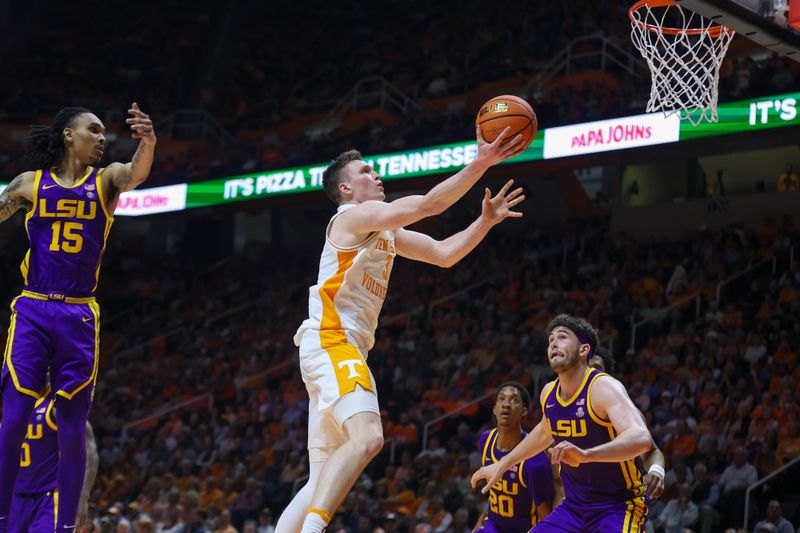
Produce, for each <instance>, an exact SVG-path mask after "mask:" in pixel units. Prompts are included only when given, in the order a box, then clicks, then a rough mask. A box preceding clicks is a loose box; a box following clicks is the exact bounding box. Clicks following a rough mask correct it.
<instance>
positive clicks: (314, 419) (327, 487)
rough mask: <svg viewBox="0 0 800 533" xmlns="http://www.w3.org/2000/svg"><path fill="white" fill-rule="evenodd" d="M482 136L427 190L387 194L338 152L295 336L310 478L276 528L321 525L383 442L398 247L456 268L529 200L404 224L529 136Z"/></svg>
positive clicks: (328, 173) (442, 202)
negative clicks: (376, 348)
mask: <svg viewBox="0 0 800 533" xmlns="http://www.w3.org/2000/svg"><path fill="white" fill-rule="evenodd" d="M477 135H478V151H477V155H476V157H475V159H474V160H473V161H472V162H471V163H469V164H468V165H467V166H466V167H465V168H464V169H463V170H461V171H460V172H458V173H457V174H455V175H453V176H451V177H450V178H448V179H446V180H445V181H443V182H441V183H440V184H438V185H436V186H435V187H434V188H433V189H431V190H430V191H429V192H428V193H427V194H424V195H412V196H406V197H404V198H400V199H397V200H395V201H393V202H385V201H384V198H385V195H384V192H383V183H382V182H381V178H380V176H379V175H378V174H376V173H375V171H374V170H373V169H372V167H371V166H370V165H368V164H367V163H366V162H364V161H363V159H362V157H361V154H360V153H359V152H357V151H355V150H351V151H349V152H344V153H343V154H341V155H339V157H337V158H336V159H335V160H334V161H333V162H332V163H331V165H330V166H329V167H328V168H327V169H326V170H325V172H324V174H323V176H322V182H323V187H324V189H325V192H326V193H327V194H328V196H329V197H330V198H331V199H332V200H333V201H334V202H335V203H336V204H338V206H339V207H338V209H337V212H336V214H335V215H334V216H333V218H332V219H331V221H330V223H329V224H328V227H327V229H326V233H325V245H324V247H323V249H322V257H321V258H320V265H319V277H318V280H317V284H316V285H314V286H313V287H311V288H310V289H309V305H308V307H309V318H308V319H307V320H306V321H305V322H303V324H302V325H301V326H300V329H299V330H298V331H297V334H296V335H295V337H294V341H295V344H296V345H297V346H298V347H299V348H300V369H301V373H302V376H303V381H304V382H305V384H306V388H307V389H308V394H309V400H310V401H309V415H308V453H309V462H310V469H309V479H308V483H307V484H306V486H305V487H303V489H302V490H301V491H300V492H299V493H298V494H297V496H295V498H294V499H293V500H292V502H291V503H290V504H289V506H288V507H287V508H286V510H285V511H284V512H283V514H282V515H281V518H280V520H279V521H278V524H277V527H276V530H275V531H276V533H297V532H298V531H302V532H303V533H319V532H321V531H322V530H323V529H324V528H325V527H326V526H327V524H328V523H329V522H330V521H331V518H332V515H333V513H334V512H335V511H336V509H337V508H338V506H339V505H340V504H341V502H342V500H344V497H345V496H346V495H347V492H348V491H349V490H350V488H351V487H352V485H353V483H354V482H355V480H356V479H357V478H358V476H359V475H360V474H361V472H362V471H363V470H364V468H365V467H366V466H367V464H369V462H370V461H371V460H372V458H373V457H375V455H377V453H378V452H379V451H380V450H381V448H382V447H383V429H382V427H381V419H380V411H379V409H378V397H377V391H376V389H375V380H374V379H373V377H372V373H371V372H370V370H369V369H368V368H367V363H366V359H367V353H368V351H369V350H370V349H371V348H372V345H373V344H374V342H375V328H376V327H377V325H378V314H379V313H380V310H381V306H382V305H383V300H384V299H385V298H386V290H387V286H388V281H389V274H390V273H391V270H392V263H393V262H394V257H395V255H397V254H399V255H400V256H402V257H406V258H408V259H415V260H417V261H424V262H426V263H432V264H435V265H439V266H442V267H450V266H452V265H454V264H455V263H457V262H458V261H460V260H461V259H462V258H463V257H464V256H466V255H467V254H468V253H469V252H470V251H472V249H473V248H475V246H477V245H478V243H479V242H481V240H483V238H484V237H485V236H486V235H487V233H488V232H489V230H490V229H491V228H492V226H494V225H495V224H497V223H499V222H501V221H502V220H503V219H505V218H506V217H521V216H522V213H519V212H514V211H512V210H511V208H513V207H514V206H515V205H517V204H519V203H520V202H521V201H522V200H524V198H525V197H524V196H523V195H522V189H519V188H518V189H516V190H514V191H512V192H510V193H509V189H510V188H511V185H512V183H513V181H509V182H508V183H506V184H505V186H504V187H503V188H502V189H501V190H500V192H499V193H498V194H497V196H495V197H491V194H490V192H489V189H486V193H485V197H484V199H483V205H482V210H481V215H480V216H479V217H478V218H477V220H475V221H474V222H473V223H472V224H471V225H470V226H469V227H468V228H467V229H465V230H463V231H461V232H459V233H456V234H455V235H452V236H451V237H449V238H447V239H444V240H442V241H437V240H434V239H433V238H431V237H429V236H427V235H424V234H422V233H417V232H414V231H409V230H406V229H403V228H404V227H405V226H408V225H410V224H413V223H414V222H417V221H418V220H421V219H423V218H426V217H430V216H434V215H438V214H440V213H442V212H443V211H444V210H445V209H447V208H448V207H450V206H451V205H453V204H454V203H455V202H456V201H457V200H458V199H459V198H461V197H462V196H463V195H464V194H465V193H466V192H467V191H468V190H469V189H470V188H471V187H472V186H473V185H474V184H475V183H476V182H477V181H478V180H479V179H480V177H481V176H482V175H483V173H484V172H485V171H486V170H487V169H488V168H489V167H491V166H492V165H495V164H497V163H499V162H501V161H503V160H505V159H508V158H510V157H513V156H515V155H517V154H519V153H521V152H522V151H523V150H524V149H525V146H523V143H522V138H521V137H520V136H516V137H514V138H513V139H510V140H509V141H508V142H506V143H505V144H504V143H503V141H504V140H505V139H506V137H507V136H508V128H506V131H504V132H503V133H502V134H501V135H500V136H499V137H498V138H497V139H496V140H495V142H493V143H491V144H489V143H487V142H486V141H484V139H483V138H482V137H481V134H480V131H478V133H477Z"/></svg>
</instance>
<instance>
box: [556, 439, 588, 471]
mask: <svg viewBox="0 0 800 533" xmlns="http://www.w3.org/2000/svg"><path fill="white" fill-rule="evenodd" d="M548 452H549V453H550V462H551V463H553V464H554V465H556V464H558V463H564V464H567V465H569V466H578V465H579V464H581V463H584V462H586V452H585V451H584V450H582V449H580V448H578V447H577V446H575V445H574V444H572V443H571V442H567V441H565V440H564V441H561V442H559V443H558V444H556V445H555V446H553V447H552V448H550V449H549V450H548Z"/></svg>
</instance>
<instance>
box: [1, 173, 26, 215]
mask: <svg viewBox="0 0 800 533" xmlns="http://www.w3.org/2000/svg"><path fill="white" fill-rule="evenodd" d="M20 187H22V176H17V177H16V178H14V179H13V180H12V181H11V183H9V184H8V187H6V189H5V190H4V191H3V193H2V194H0V222H5V221H6V220H8V219H9V218H11V217H12V216H13V215H14V213H16V212H17V211H19V209H20V208H21V207H22V206H23V205H24V204H25V200H24V198H20V197H17V198H14V197H13V196H10V195H9V194H8V193H11V192H14V191H16V190H17V189H19V188H20Z"/></svg>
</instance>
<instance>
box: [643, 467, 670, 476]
mask: <svg viewBox="0 0 800 533" xmlns="http://www.w3.org/2000/svg"><path fill="white" fill-rule="evenodd" d="M647 473H648V474H655V475H657V476H659V477H661V479H664V476H665V474H666V472H664V467H663V466H661V465H653V466H651V467H650V470H648V471H647Z"/></svg>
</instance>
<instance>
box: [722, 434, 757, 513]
mask: <svg viewBox="0 0 800 533" xmlns="http://www.w3.org/2000/svg"><path fill="white" fill-rule="evenodd" d="M757 480H758V473H757V472H756V469H755V467H754V466H753V465H751V464H750V463H748V462H747V450H745V448H744V447H743V446H737V447H736V448H735V449H734V451H733V464H730V465H728V467H727V468H726V469H725V471H724V472H723V473H722V476H721V477H720V478H719V486H720V487H721V488H722V497H721V498H720V502H719V510H720V514H721V515H722V521H723V525H730V524H741V523H742V520H743V518H744V493H745V490H746V489H747V487H749V486H750V485H753V484H754V483H755V482H756V481H757Z"/></svg>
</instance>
